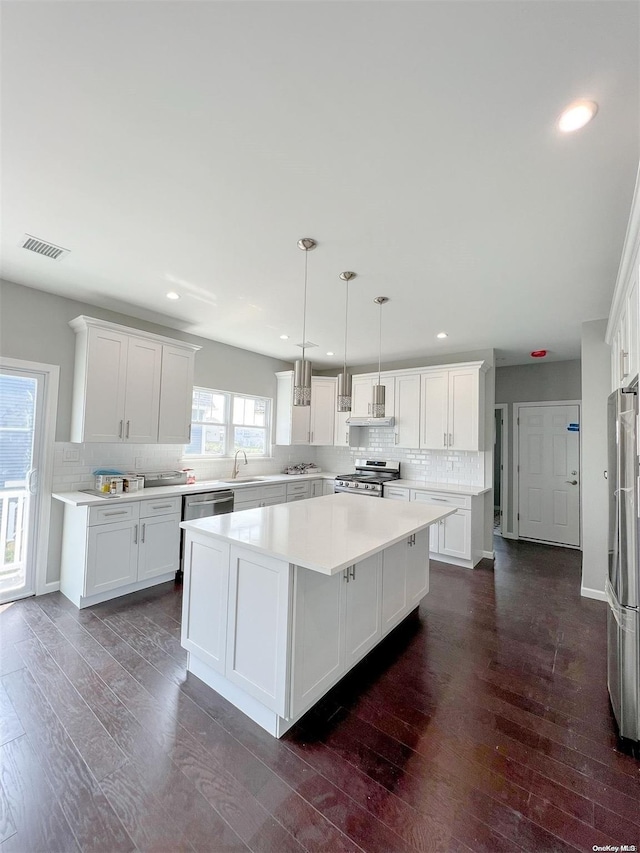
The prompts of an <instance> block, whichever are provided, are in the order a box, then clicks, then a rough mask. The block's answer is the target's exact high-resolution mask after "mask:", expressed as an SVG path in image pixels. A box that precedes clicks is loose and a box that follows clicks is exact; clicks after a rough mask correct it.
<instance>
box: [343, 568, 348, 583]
mask: <svg viewBox="0 0 640 853" xmlns="http://www.w3.org/2000/svg"><path fill="white" fill-rule="evenodd" d="M342 579H343V580H345V581H346V582H347V583H349V569H345V570H344V572H343V573H342Z"/></svg>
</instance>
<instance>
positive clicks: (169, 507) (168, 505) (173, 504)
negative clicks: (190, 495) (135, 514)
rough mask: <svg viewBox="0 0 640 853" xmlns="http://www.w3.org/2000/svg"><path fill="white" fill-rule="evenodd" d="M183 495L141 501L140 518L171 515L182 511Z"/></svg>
mask: <svg viewBox="0 0 640 853" xmlns="http://www.w3.org/2000/svg"><path fill="white" fill-rule="evenodd" d="M181 502H182V498H181V497H177V498H155V499H154V500H150V501H142V502H141V503H140V518H150V517H151V516H152V515H171V514H172V513H175V512H180V504H181Z"/></svg>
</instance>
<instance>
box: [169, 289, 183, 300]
mask: <svg viewBox="0 0 640 853" xmlns="http://www.w3.org/2000/svg"><path fill="white" fill-rule="evenodd" d="M167 299H180V294H179V293H176V292H175V290H170V291H169V293H167Z"/></svg>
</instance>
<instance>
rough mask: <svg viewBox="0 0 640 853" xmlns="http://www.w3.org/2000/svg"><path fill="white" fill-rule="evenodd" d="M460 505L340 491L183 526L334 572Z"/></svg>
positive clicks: (444, 516) (294, 562)
mask: <svg viewBox="0 0 640 853" xmlns="http://www.w3.org/2000/svg"><path fill="white" fill-rule="evenodd" d="M455 511H456V509H455V507H454V508H446V509H445V508H441V507H436V506H431V505H429V504H419V503H405V502H404V501H402V502H401V501H397V502H396V501H385V500H381V499H376V498H370V497H367V496H364V495H350V494H344V493H339V494H333V495H325V496H324V497H320V498H311V499H310V500H306V501H295V502H292V503H285V504H276V505H275V506H267V507H260V508H257V509H246V510H242V511H240V512H233V513H228V514H226V515H217V516H213V517H211V518H203V519H199V520H197V521H183V522H182V524H181V525H180V526H181V527H183V528H184V529H185V530H187V531H190V532H193V533H200V534H204V535H206V536H212V537H214V538H216V539H222V540H225V541H227V542H231V543H232V544H235V545H242V546H243V547H245V548H249V549H251V550H254V551H258V552H260V553H261V554H267V555H268V556H270V557H276V558H278V559H284V560H287V561H288V562H289V563H293V564H295V565H297V566H302V567H303V568H307V569H312V570H313V571H316V572H321V573H322V574H325V575H334V574H337V573H338V572H341V571H342V570H343V569H345V568H346V567H347V566H351V565H353V564H354V563H358V562H359V561H360V560H364V559H365V558H366V557H369V556H370V555H372V554H376V553H378V552H379V551H382V550H383V549H385V548H388V547H389V546H390V545H394V544H395V543H396V542H400V541H401V540H403V539H406V538H407V537H408V536H411V534H412V533H417V532H418V531H420V530H424V529H425V528H426V527H428V526H429V525H430V524H435V523H436V522H438V521H440V520H441V519H442V518H446V517H447V516H448V515H452V514H453V513H454V512H455Z"/></svg>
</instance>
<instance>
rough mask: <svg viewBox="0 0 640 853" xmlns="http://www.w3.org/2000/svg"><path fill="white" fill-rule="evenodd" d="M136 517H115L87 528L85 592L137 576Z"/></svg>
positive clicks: (92, 591)
mask: <svg viewBox="0 0 640 853" xmlns="http://www.w3.org/2000/svg"><path fill="white" fill-rule="evenodd" d="M138 530H139V523H138V522H137V521H117V522H115V523H113V524H98V525H96V526H95V527H89V528H88V531H89V532H88V535H87V573H86V578H85V590H84V594H85V596H90V595H96V594H97V593H99V592H106V591H107V590H109V589H116V588H117V587H119V586H127V584H130V583H135V582H136V581H137V580H138Z"/></svg>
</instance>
